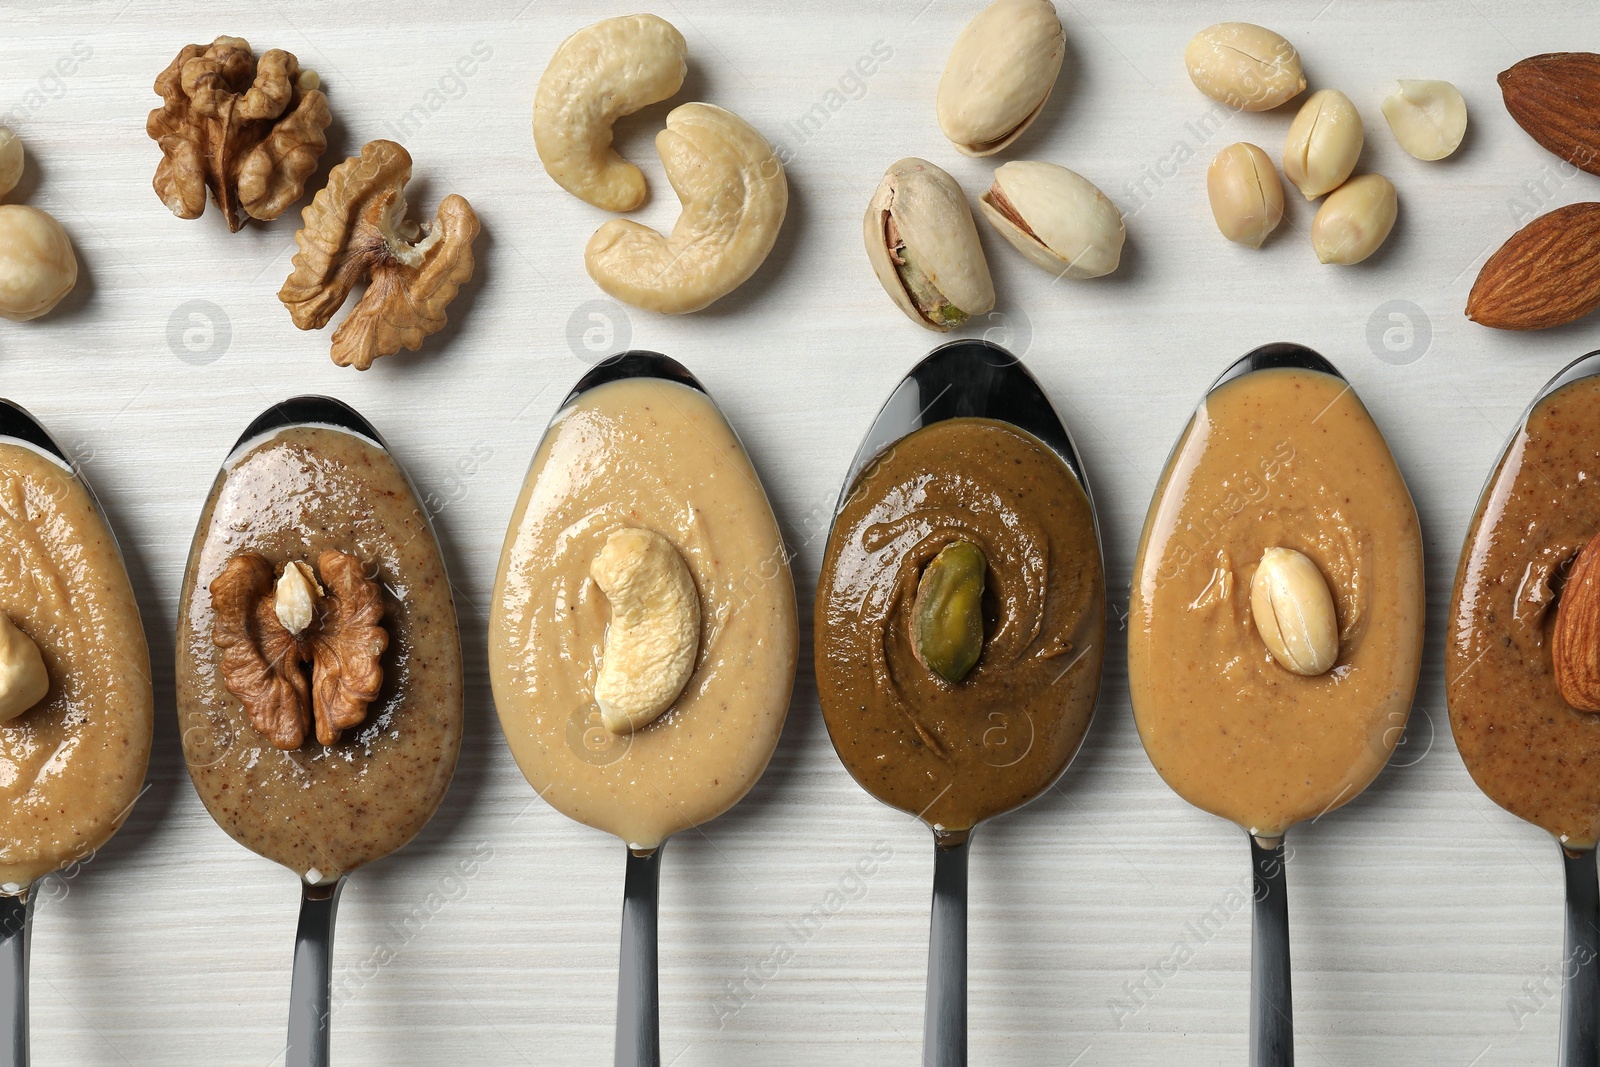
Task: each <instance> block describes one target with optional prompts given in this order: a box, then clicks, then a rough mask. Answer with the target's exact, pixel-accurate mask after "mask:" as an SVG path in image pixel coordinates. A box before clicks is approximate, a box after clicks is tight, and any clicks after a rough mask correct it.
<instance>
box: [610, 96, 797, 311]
mask: <svg viewBox="0 0 1600 1067" xmlns="http://www.w3.org/2000/svg"><path fill="white" fill-rule="evenodd" d="M656 151H657V152H659V153H660V154H661V162H662V165H663V166H664V167H665V168H666V171H667V180H668V181H670V182H671V183H672V188H673V189H674V190H675V191H676V192H677V194H678V199H679V200H680V201H682V202H683V214H681V215H679V216H678V221H677V224H676V225H674V226H673V228H672V234H671V235H670V236H664V235H662V234H660V233H657V232H656V231H655V230H652V229H650V228H649V227H648V226H641V225H640V224H639V223H637V222H633V221H631V220H628V219H612V220H611V221H610V222H608V223H606V224H605V225H604V226H602V227H600V228H599V229H598V230H596V231H595V234H594V236H593V237H591V238H589V247H588V248H587V249H585V251H584V254H583V261H584V266H585V267H587V268H588V271H589V277H591V278H593V279H594V280H595V282H597V283H598V284H599V286H600V288H602V289H604V290H605V291H606V292H607V293H610V294H611V295H612V296H614V297H616V298H617V299H618V300H621V301H623V302H625V303H628V304H632V305H633V306H635V307H641V308H644V309H645V310H647V311H660V312H663V313H665V314H668V315H682V314H685V313H687V312H690V311H699V310H700V309H701V308H703V307H705V306H706V305H707V304H710V303H711V302H712V301H714V300H717V299H718V298H720V297H723V296H726V295H727V294H728V293H730V292H732V291H733V290H734V289H737V288H738V287H739V286H740V285H741V284H742V283H743V282H744V281H745V279H746V278H749V277H750V275H752V274H754V273H755V271H756V268H757V267H759V266H761V261H762V260H764V259H766V258H767V253H768V252H770V251H772V245H773V242H775V241H776V240H777V239H778V230H779V228H780V227H782V225H783V216H784V212H785V211H786V210H788V207H789V186H788V183H787V182H786V181H785V179H784V176H783V164H781V163H780V162H778V157H777V156H776V155H774V154H773V151H772V146H771V145H769V144H768V143H767V141H766V139H765V138H764V137H762V136H761V134H760V133H758V132H757V131H756V129H755V127H753V126H751V125H750V124H749V123H748V122H746V121H744V120H743V119H741V118H740V117H739V116H737V115H735V114H733V113H732V112H728V111H724V110H723V109H722V108H720V107H714V106H713V105H711V104H683V105H681V106H679V107H676V108H673V109H672V113H671V114H670V115H668V116H667V128H666V129H664V130H662V131H661V132H660V133H658V134H656Z"/></svg>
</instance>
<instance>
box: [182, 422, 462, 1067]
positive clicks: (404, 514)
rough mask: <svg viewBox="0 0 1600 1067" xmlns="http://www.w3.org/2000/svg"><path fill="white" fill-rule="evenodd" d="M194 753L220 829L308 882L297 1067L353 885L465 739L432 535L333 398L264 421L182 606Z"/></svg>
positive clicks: (456, 657)
mask: <svg viewBox="0 0 1600 1067" xmlns="http://www.w3.org/2000/svg"><path fill="white" fill-rule="evenodd" d="M177 696H178V718H179V727H180V729H181V730H182V734H183V748H184V757H185V759H186V761H187V763H188V767H189V775H190V777H191V779H192V780H193V781H194V785H195V790H196V791H197V792H198V793H199V794H200V799H201V800H202V801H203V802H204V803H205V805H206V809H207V810H208V811H210V813H211V816H212V818H214V819H215V820H216V821H217V824H218V825H219V826H221V827H222V828H223V829H224V830H225V831H227V832H228V834H229V835H230V836H231V837H233V838H234V840H236V841H238V842H239V843H240V844H242V845H244V846H245V847H246V848H249V849H250V850H252V851H254V852H256V853H259V854H260V855H262V856H265V857H266V858H268V859H270V860H273V861H274V862H276V863H279V864H282V865H283V866H284V867H287V868H288V869H289V870H291V871H293V872H294V873H295V874H296V875H297V876H298V877H299V878H300V880H301V884H302V903H301V914H300V933H299V938H298V943H297V948H296V953H295V969H294V982H293V988H292V989H291V994H290V1019H289V1047H288V1059H287V1064H288V1067H299V1065H301V1064H321V1063H326V1061H327V1050H328V1018H327V1011H328V994H329V990H328V973H329V972H328V967H329V964H330V962H331V960H330V956H331V948H332V937H333V920H334V911H335V908H336V907H337V903H338V895H339V890H340V888H341V887H342V886H343V884H344V882H343V879H344V876H345V875H347V874H349V873H350V872H351V871H353V870H355V869H356V868H358V867H361V866H363V865H364V864H367V863H370V862H372V861H373V860H377V859H381V858H382V857H384V856H387V855H388V854H389V853H391V852H393V851H395V850H396V849H398V848H400V847H401V846H402V845H404V844H405V843H406V842H408V841H410V840H411V838H413V837H414V836H416V834H417V832H418V831H420V830H421V829H422V827H423V825H424V824H426V823H427V821H428V819H429V818H431V817H432V815H433V813H434V811H435V810H436V809H437V808H438V806H439V803H440V801H441V800H442V799H443V797H444V793H445V789H446V787H447V786H448V785H449V784H450V778H451V775H452V774H453V773H454V771H455V765H456V756H457V753H458V751H459V749H460V745H461V721H462V677H461V642H460V637H459V635H458V632H457V627H456V614H455V606H454V603H453V601H452V599H451V594H450V583H449V579H448V578H447V576H446V574H445V569H444V562H443V559H442V558H441V556H440V553H439V546H438V543H437V541H436V540H435V539H434V536H433V531H432V528H431V527H430V526H429V524H428V521H427V519H426V517H425V512H424V511H423V510H422V507H421V505H420V504H419V503H418V500H417V496H416V493H415V491H414V490H413V488H412V486H411V484H410V482H409V480H408V479H407V478H406V475H405V472H404V471H403V470H402V469H401V468H400V465H399V464H398V463H397V462H396V461H395V460H394V458H393V457H392V456H391V455H390V454H389V451H388V449H387V448H386V447H385V446H384V444H383V442H382V440H381V439H380V438H379V437H378V435H377V432H376V431H375V430H373V429H372V427H371V426H370V425H369V424H368V423H367V422H366V421H365V420H364V419H362V418H361V416H359V415H358V414H356V413H355V412H354V411H353V410H351V409H350V408H348V407H346V406H345V405H344V404H341V403H340V402H338V401H336V400H331V399H329V398H326V397H296V398H295V399H292V400H288V401H285V402H283V403H281V404H277V405H274V406H273V407H272V408H270V409H268V411H266V412H265V413H263V414H262V415H261V417H260V418H258V419H256V421H255V422H254V423H252V424H251V426H250V428H249V429H247V430H246V431H245V433H244V435H243V436H242V437H241V438H240V440H239V443H238V444H237V445H236V446H235V447H234V450H233V452H232V454H231V455H230V456H229V457H228V459H227V461H226V462H225V463H224V464H223V468H222V471H221V473H220V474H219V475H218V476H217V481H216V483H215V485H214V486H213V488H212V490H211V495H210V497H209V499H207V501H206V503H205V507H204V509H203V510H202V512H201V515H200V522H199V525H198V528H197V529H196V532H195V539H194V544H193V547H192V549H191V550H190V554H189V565H188V570H187V572H186V574H185V577H184V582H183V591H182V594H181V597H180V600H179V615H178V635H177Z"/></svg>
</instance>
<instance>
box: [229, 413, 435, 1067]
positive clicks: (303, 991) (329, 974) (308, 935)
mask: <svg viewBox="0 0 1600 1067" xmlns="http://www.w3.org/2000/svg"><path fill="white" fill-rule="evenodd" d="M308 425H320V426H333V427H336V428H338V429H341V430H344V431H346V432H348V433H351V434H354V435H356V436H358V437H364V438H366V439H367V440H368V441H370V442H372V444H374V445H376V446H377V447H378V448H381V449H383V450H384V451H385V452H388V451H389V446H388V445H387V444H385V443H384V440H383V438H382V437H381V436H379V434H378V431H377V430H375V429H373V427H372V424H371V423H369V422H368V421H367V420H366V419H364V418H363V417H362V416H361V415H360V414H359V413H358V412H357V411H356V410H355V409H354V408H352V407H350V406H349V405H348V404H346V403H344V402H343V401H340V400H335V399H334V398H333V397H328V396H297V397H293V398H291V399H289V400H285V401H283V402H282V403H278V404H274V405H272V406H271V407H270V408H268V409H267V410H265V411H263V412H262V413H261V414H260V415H258V416H256V418H255V420H254V421H253V422H251V423H250V425H249V426H248V427H246V429H245V431H244V433H242V434H240V435H239V439H238V441H236V442H234V446H233V449H232V450H231V451H230V453H229V455H228V459H227V460H226V461H224V463H223V466H224V468H226V467H227V466H228V464H229V463H231V462H232V461H233V460H234V458H235V457H236V456H238V455H239V454H240V453H242V452H243V450H244V449H245V448H246V446H249V445H252V444H253V443H254V442H256V441H257V440H258V439H259V438H261V437H262V436H263V435H265V434H269V433H272V432H274V431H276V430H283V429H288V428H291V427H295V426H308ZM397 465H398V464H397ZM403 470H404V468H402V471H403ZM412 495H413V496H415V497H417V499H419V500H420V499H421V497H420V496H419V495H418V494H417V492H416V489H415V487H414V486H413V487H412ZM423 521H424V522H425V523H427V529H428V532H429V534H430V536H431V535H432V534H433V525H432V522H431V520H429V518H428V516H427V515H426V514H425V513H424V515H423ZM343 889H344V879H343V878H335V879H334V880H333V881H331V882H322V883H319V884H317V885H312V884H310V883H309V882H306V881H305V880H304V879H301V882H300V923H299V927H298V929H297V930H296V932H295V945H294V970H293V972H292V974H291V977H290V982H289V1038H288V1045H287V1048H286V1050H285V1053H284V1067H328V1065H329V1064H330V1062H331V1060H330V1058H329V1051H328V1046H329V1037H330V1035H331V1032H332V1030H331V1027H330V1025H329V1020H330V1016H331V1014H332V1010H333V923H334V917H335V915H336V913H337V912H338V908H339V894H340V892H341V891H342V890H343Z"/></svg>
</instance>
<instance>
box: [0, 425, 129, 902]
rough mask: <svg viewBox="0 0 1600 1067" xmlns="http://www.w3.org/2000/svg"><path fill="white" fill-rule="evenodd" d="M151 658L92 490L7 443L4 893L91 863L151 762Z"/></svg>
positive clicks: (2, 532) (2, 459)
mask: <svg viewBox="0 0 1600 1067" xmlns="http://www.w3.org/2000/svg"><path fill="white" fill-rule="evenodd" d="M153 718H154V700H153V696H152V693H151V688H150V653H149V650H148V649H147V648H146V646H145V637H144V627H143V626H142V624H141V623H140V621H139V608H138V605H137V604H136V603H135V602H134V598H133V588H132V586H131V585H130V584H129V582H128V575H127V571H126V570H125V569H124V568H123V565H122V557H121V555H120V554H119V553H118V551H117V546H116V542H115V541H114V540H113V539H112V536H111V531H110V530H109V529H108V528H107V526H106V524H105V520H104V519H103V518H102V517H101V515H100V512H99V511H98V510H97V509H96V507H95V504H94V500H93V498H92V497H91V496H90V495H89V491H88V489H87V488H86V487H85V486H84V484H83V483H82V482H81V481H79V480H78V478H77V477H76V476H75V475H74V474H73V472H72V471H71V470H70V469H69V468H68V467H66V466H65V465H64V464H61V463H60V462H58V461H57V460H56V459H54V458H53V457H50V456H47V455H45V454H44V453H43V452H40V451H36V450H34V449H33V448H31V447H29V446H26V445H23V444H20V443H17V442H13V441H5V442H0V801H3V802H0V892H3V893H7V894H11V893H16V892H18V891H19V890H20V889H21V888H22V887H24V886H26V885H28V884H29V883H31V882H33V881H34V880H36V879H38V878H41V877H43V876H44V875H46V874H49V873H50V872H51V871H54V870H58V869H59V868H62V867H65V866H67V865H68V864H70V863H74V862H79V861H84V860H87V859H89V857H90V856H91V855H92V854H93V853H94V851H95V849H97V848H99V847H100V846H101V845H103V844H104V843H105V842H106V840H107V839H108V838H110V836H111V835H112V833H114V832H115V831H116V829H117V827H118V826H120V825H121V824H122V821H123V819H124V818H126V817H127V815H128V812H129V810H130V809H131V808H132V806H133V802H134V800H135V799H136V798H137V797H138V795H139V790H140V787H141V786H142V785H143V784H144V777H145V768H146V765H147V763H148V762H149V758H150V736H151V730H152V726H153Z"/></svg>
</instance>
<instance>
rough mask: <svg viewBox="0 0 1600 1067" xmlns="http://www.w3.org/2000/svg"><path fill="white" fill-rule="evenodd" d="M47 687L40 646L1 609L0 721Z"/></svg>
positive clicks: (37, 698) (40, 697)
mask: <svg viewBox="0 0 1600 1067" xmlns="http://www.w3.org/2000/svg"><path fill="white" fill-rule="evenodd" d="M49 691H50V675H49V674H48V673H46V671H45V669H44V657H43V656H41V655H40V654H39V646H38V645H36V644H34V643H33V638H31V637H29V636H28V635H27V634H25V633H23V632H22V631H21V630H19V629H17V628H16V626H14V625H13V624H12V622H11V620H10V619H8V618H6V617H5V614H4V613H0V722H10V721H11V720H12V719H15V718H16V717H17V716H18V715H21V714H22V713H23V712H25V711H27V710H28V709H29V708H31V707H33V706H34V705H35V704H37V703H39V701H41V700H43V699H44V697H45V694H46V693H48V692H49Z"/></svg>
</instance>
